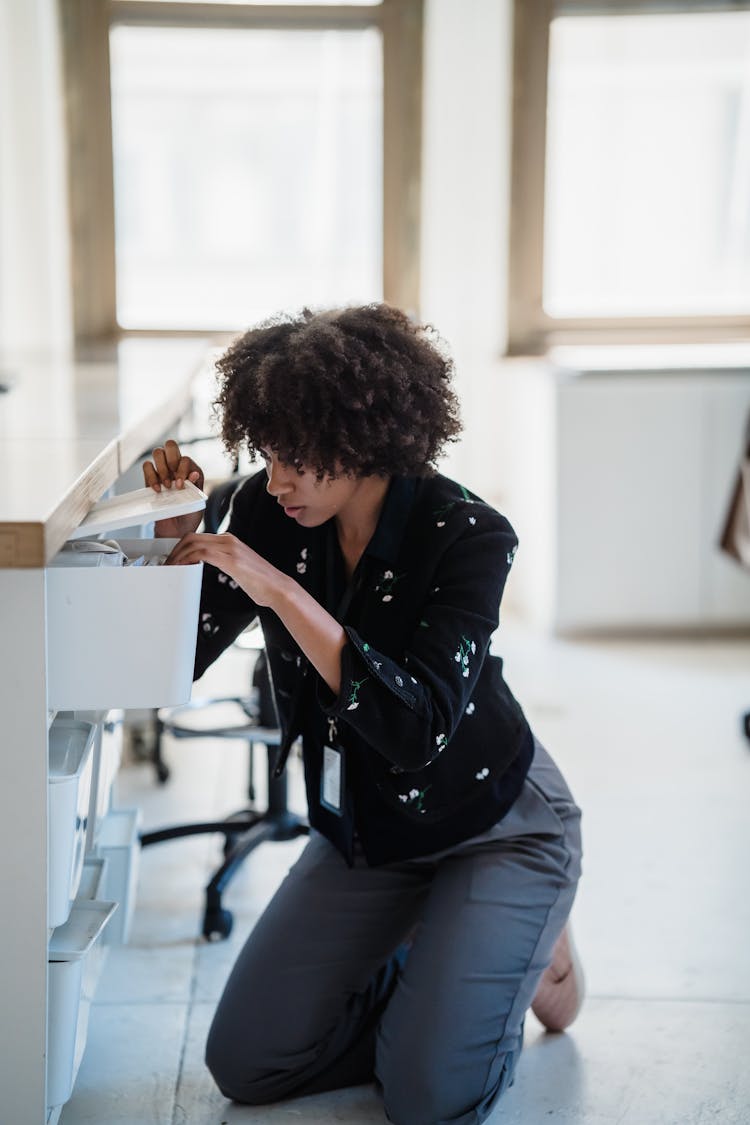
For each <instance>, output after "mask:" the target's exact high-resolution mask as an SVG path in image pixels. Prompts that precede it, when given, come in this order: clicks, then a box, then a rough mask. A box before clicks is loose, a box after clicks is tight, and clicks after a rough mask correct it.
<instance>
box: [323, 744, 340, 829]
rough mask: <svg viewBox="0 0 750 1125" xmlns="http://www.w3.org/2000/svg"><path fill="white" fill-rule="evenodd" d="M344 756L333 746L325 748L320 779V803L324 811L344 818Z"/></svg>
mask: <svg viewBox="0 0 750 1125" xmlns="http://www.w3.org/2000/svg"><path fill="white" fill-rule="evenodd" d="M343 793H344V755H343V754H342V753H341V751H340V750H336V749H335V748H334V747H333V746H324V747H323V772H322V774H321V777H320V803H321V805H322V806H323V808H324V809H328V811H329V812H332V813H335V814H336V816H343V807H342V803H343Z"/></svg>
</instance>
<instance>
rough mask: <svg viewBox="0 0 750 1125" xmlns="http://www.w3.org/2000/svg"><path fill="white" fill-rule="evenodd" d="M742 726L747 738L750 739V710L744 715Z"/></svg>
mask: <svg viewBox="0 0 750 1125" xmlns="http://www.w3.org/2000/svg"><path fill="white" fill-rule="evenodd" d="M742 726H743V727H744V730H745V738H747V739H750V711H746V712H745V714H744V715H743V716H742Z"/></svg>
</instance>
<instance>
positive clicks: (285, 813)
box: [140, 808, 310, 941]
mask: <svg viewBox="0 0 750 1125" xmlns="http://www.w3.org/2000/svg"><path fill="white" fill-rule="evenodd" d="M309 831H310V826H309V824H308V823H307V821H306V820H305V819H304V818H303V817H300V816H297V815H296V814H295V813H292V812H289V810H288V809H286V808H282V809H269V810H268V811H267V812H258V811H257V810H255V809H242V810H240V811H239V812H237V813H234V814H233V815H232V816H230V817H227V819H226V820H212V821H204V822H203V823H200V824H177V825H173V826H172V827H171V828H160V829H157V830H156V831H154V832H144V833H143V834H142V835H141V841H140V842H141V847H143V848H146V847H148V846H149V845H151V844H160V843H162V842H163V841H165V840H177V839H180V838H181V837H183V836H199V835H206V834H208V833H214V832H221V833H223V835H224V862H223V863H222V865H221V867H219V868H218V869H217V870H216V871H215V872H214V875H213V877H212V879H211V881H210V882H209V883H208V885H207V887H206V891H205V907H204V912H203V924H202V934H203V937H204V938H205V939H206V940H207V941H222V940H223V939H225V938H228V937H229V935H230V933H231V932H232V925H233V923H234V919H233V917H232V914H231V911H229V910H226V909H225V908H224V906H223V905H222V898H221V896H222V893H223V892H224V890H225V888H226V886H227V884H228V883H229V881H230V880H231V879H232V878H233V876H234V874H235V872H236V871H237V870H238V869H239V867H240V865H241V864H242V863H243V861H244V860H245V858H246V857H247V856H248V855H249V854H250V852H252V851H254V850H255V848H257V847H258V846H259V845H260V844H265V843H270V842H279V841H282V840H293V839H295V838H296V837H297V836H305V835H307V834H308V833H309Z"/></svg>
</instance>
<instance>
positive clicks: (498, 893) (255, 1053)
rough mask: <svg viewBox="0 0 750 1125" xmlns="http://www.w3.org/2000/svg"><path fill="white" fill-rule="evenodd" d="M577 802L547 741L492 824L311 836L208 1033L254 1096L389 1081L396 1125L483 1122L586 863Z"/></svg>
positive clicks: (235, 1086)
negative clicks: (419, 843) (435, 838)
mask: <svg viewBox="0 0 750 1125" xmlns="http://www.w3.org/2000/svg"><path fill="white" fill-rule="evenodd" d="M579 828H580V811H579V809H578V808H577V807H576V805H575V803H574V801H573V798H572V797H571V795H570V792H569V790H568V788H567V786H566V784H565V782H564V780H563V778H562V776H561V774H560V772H559V770H558V769H557V767H556V766H555V764H554V762H553V761H552V759H551V758H550V757H549V755H548V754H547V753H546V751H545V750H544V749H543V748H542V747H541V746H540V745H539V744H538V743H537V746H536V753H535V756H534V761H533V763H532V766H531V770H530V772H529V775H528V777H527V779H526V781H525V783H524V787H523V789H522V791H521V793H520V795H519V797H518V800H517V801H516V803H515V804H514V806H513V808H512V809H511V810H510V812H509V813H508V814H507V815H506V816H505V817H504V818H503V820H502V821H501V822H500V823H499V824H497V825H495V826H494V827H493V828H491V829H490V830H489V831H488V832H484V833H482V834H481V835H480V836H475V837H473V838H472V839H471V840H467V841H465V842H463V843H462V844H460V845H458V846H456V847H453V848H450V849H448V850H446V851H444V852H440V853H437V854H435V855H431V856H427V857H423V858H420V859H415V860H408V861H406V862H401V863H391V864H387V865H386V866H384V867H373V868H371V867H368V866H367V865H366V863H365V862H364V859H363V857H362V856H361V855H360V856H358V858H357V862H356V863H355V866H354V867H353V868H350V867H348V866H347V865H346V863H345V862H344V860H343V859H342V857H341V856H340V855H339V853H338V852H337V851H336V850H335V849H334V848H333V847H332V846H331V845H330V844H329V843H328V841H327V840H326V839H325V838H324V837H322V836H320V835H319V834H314V835H313V836H312V837H311V839H310V841H309V843H308V844H307V846H306V848H305V850H304V852H303V853H302V855H301V856H300V858H299V860H298V861H297V863H296V864H295V865H294V866H293V867H292V869H291V870H290V872H289V874H288V875H287V877H286V879H285V880H284V882H283V883H282V884H281V886H280V887H279V889H278V891H277V893H276V895H275V896H274V898H273V899H272V900H271V902H270V904H269V906H268V908H267V910H266V911H265V913H264V914H263V915H262V917H261V918H260V919H259V920H258V922H257V924H256V926H255V927H254V929H253V930H252V932H251V934H250V936H249V938H248V940H247V943H246V944H245V946H244V948H243V950H242V952H241V953H240V955H239V957H238V959H237V962H236V964H235V966H234V968H233V970H232V972H231V974H230V976H229V979H228V981H227V984H226V986H225V989H224V994H223V996H222V998H221V1000H220V1002H219V1006H218V1008H217V1011H216V1014H215V1016H214V1020H213V1024H212V1027H211V1030H210V1033H209V1038H208V1044H207V1048H206V1062H207V1064H208V1067H209V1069H210V1070H211V1073H212V1074H213V1076H214V1078H215V1080H216V1082H217V1084H218V1086H219V1088H220V1089H221V1091H222V1092H223V1093H224V1094H225V1095H226V1097H228V1098H232V1099H234V1100H236V1101H239V1102H245V1103H249V1104H262V1103H267V1102H272V1101H277V1100H279V1099H281V1098H285V1097H289V1096H292V1095H293V1096H301V1095H304V1094H311V1093H318V1092H320V1091H323V1090H330V1089H336V1088H340V1087H343V1086H353V1085H358V1084H360V1083H363V1082H371V1081H373V1080H374V1081H375V1082H376V1083H377V1084H378V1085H379V1086H380V1088H381V1090H382V1094H383V1100H384V1106H385V1111H386V1114H387V1116H388V1119H389V1120H390V1121H392V1122H394V1123H395V1125H442V1123H447V1122H453V1123H461V1125H469V1123H470V1122H471V1123H472V1125H476V1123H478V1122H480V1121H483V1120H484V1119H485V1118H486V1117H487V1115H488V1114H489V1113H490V1111H491V1109H492V1107H493V1105H494V1103H495V1102H496V1100H497V1098H498V1097H499V1096H500V1094H501V1093H502V1092H503V1090H504V1089H506V1087H507V1086H508V1085H509V1084H510V1083H511V1081H512V1079H513V1072H514V1069H515V1066H516V1062H517V1060H518V1056H519V1053H520V1050H521V1043H522V1037H523V1021H524V1016H525V1013H526V1011H527V1009H528V1008H529V1006H530V1004H531V1001H532V1000H533V998H534V994H535V992H536V988H537V984H538V982H539V979H540V977H541V975H542V973H543V972H544V970H545V968H546V967H547V965H548V964H549V963H550V960H551V957H552V949H553V946H554V944H555V941H556V939H557V937H558V935H559V934H560V932H561V930H562V928H563V926H564V924H565V921H566V919H567V917H568V914H569V913H570V909H571V906H572V903H573V898H574V896H575V890H576V884H577V881H578V877H579V874H580V858H581V845H580V831H579Z"/></svg>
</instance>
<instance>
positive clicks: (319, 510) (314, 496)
mask: <svg viewBox="0 0 750 1125" xmlns="http://www.w3.org/2000/svg"><path fill="white" fill-rule="evenodd" d="M260 454H261V457H262V458H263V460H264V462H265V465H266V473H267V475H268V483H267V484H266V491H267V492H268V493H269V494H270V495H271V496H273V497H275V498H276V500H277V501H278V503H279V504H280V505H281V506H282V508H283V509H284V513H285V515H287V516H288V517H289V518H290V519H293V520H296V521H297V523H298V524H300V526H301V527H320V525H321V524H323V523H325V522H326V520H329V519H331V518H332V517H334V516H340V515H341V514H342V513H345V512H346V511H347V509H349V508H350V507H353V506H354V505H356V501H357V495H358V492H359V490H360V487H361V483H362V480H363V478H362V477H354V476H348V475H345V474H342V475H341V476H325V477H323V479H322V480H318V478H317V476H316V474H315V473H313V472H310V471H308V470H307V469H305V468H304V466H295V465H289V464H287V463H286V462H284V461H280V460H279V458H278V456H277V455H276V453H274V452H273V450H267V449H261V450H260Z"/></svg>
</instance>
